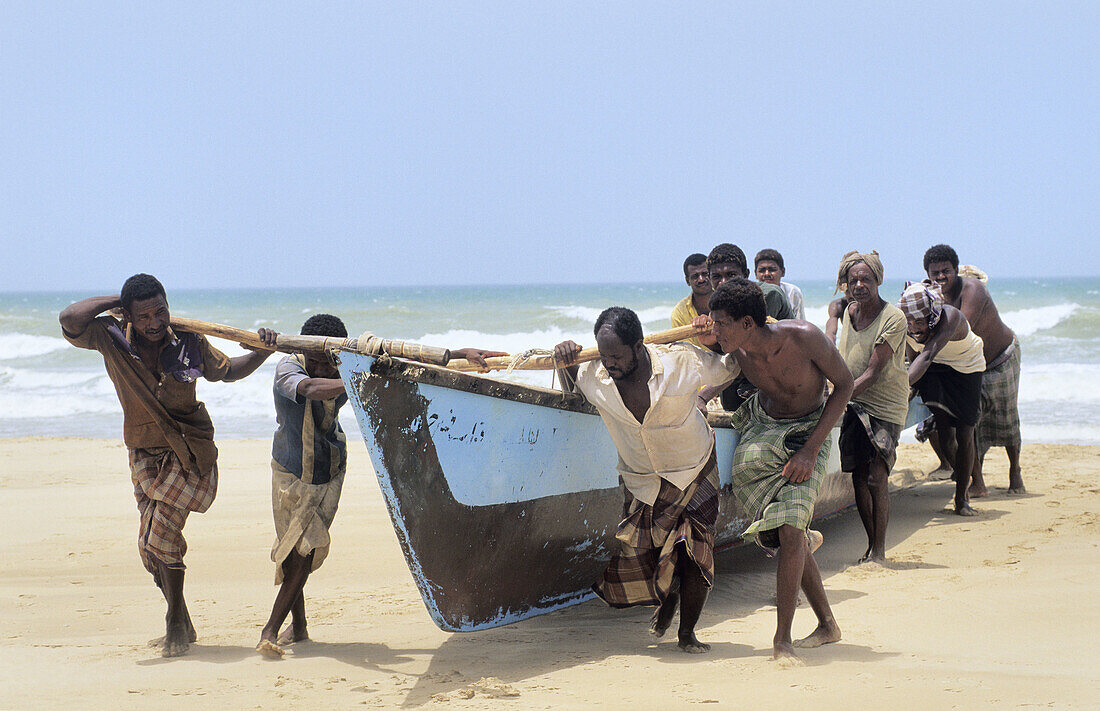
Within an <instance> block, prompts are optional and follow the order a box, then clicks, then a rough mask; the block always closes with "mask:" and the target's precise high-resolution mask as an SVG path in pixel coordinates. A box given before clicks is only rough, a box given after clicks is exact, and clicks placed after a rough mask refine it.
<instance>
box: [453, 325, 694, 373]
mask: <svg viewBox="0 0 1100 711" xmlns="http://www.w3.org/2000/svg"><path fill="white" fill-rule="evenodd" d="M698 335H699V332H698V331H696V330H695V327H694V326H691V325H688V326H680V327H678V328H672V329H669V330H667V331H658V332H657V333H651V334H649V335H648V336H646V337H645V339H644V341H645V342H646V343H654V344H657V343H675V342H676V341H686V340H687V339H689V338H693V337H695V336H698ZM599 357H600V351H599V349H598V348H595V347H589V348H585V349H583V350H581V352H580V353H579V354H578V355H577V360H576V362H577V363H584V362H586V361H590V360H596V359H597V358H599ZM513 360H514V357H513V356H498V357H495V358H486V359H485V362H486V363H487V364H488V366H489V370H507V369H508V368H509V367H511V366H512V361H513ZM447 367H448V368H450V369H452V370H461V371H466V372H477V371H479V370H481V367H480V366H478V365H477V364H476V363H472V362H470V361H468V360H462V359H461V358H456V359H455V360H452V361H451V362H450V363H447ZM557 367H559V366H558V365H556V364H555V363H554V358H553V357H552V356H549V355H533V356H531V357H530V358H528V359H526V360H523V361H520V362H517V363H516V365H515V368H514V369H515V370H554V369H555V368H557Z"/></svg>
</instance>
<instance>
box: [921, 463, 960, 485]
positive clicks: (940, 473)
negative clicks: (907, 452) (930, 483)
mask: <svg viewBox="0 0 1100 711" xmlns="http://www.w3.org/2000/svg"><path fill="white" fill-rule="evenodd" d="M954 474H955V470H954V469H952V468H951V467H947V466H944V465H942V464H941V465H940V466H938V467H936V468H935V469H933V470H932V471H931V472H929V473H928V477H929V478H930V479H935V480H936V481H944V480H946V479H951V478H953V476H954Z"/></svg>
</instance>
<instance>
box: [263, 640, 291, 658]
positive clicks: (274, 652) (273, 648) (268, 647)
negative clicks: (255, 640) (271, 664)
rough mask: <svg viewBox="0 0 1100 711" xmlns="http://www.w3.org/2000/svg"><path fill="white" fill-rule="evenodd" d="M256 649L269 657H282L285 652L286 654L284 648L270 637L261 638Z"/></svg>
mask: <svg viewBox="0 0 1100 711" xmlns="http://www.w3.org/2000/svg"><path fill="white" fill-rule="evenodd" d="M256 651H257V652H259V653H260V654H262V655H263V656H265V657H267V658H268V659H282V658H283V654H285V652H284V651H283V648H282V647H280V646H279V645H277V644H275V643H274V642H272V641H271V640H270V639H261V640H260V643H259V644H257V645H256Z"/></svg>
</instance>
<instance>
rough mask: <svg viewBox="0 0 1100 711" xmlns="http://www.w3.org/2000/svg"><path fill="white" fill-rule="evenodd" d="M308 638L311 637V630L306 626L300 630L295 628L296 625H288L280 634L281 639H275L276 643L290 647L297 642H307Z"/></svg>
mask: <svg viewBox="0 0 1100 711" xmlns="http://www.w3.org/2000/svg"><path fill="white" fill-rule="evenodd" d="M307 639H309V632H308V631H306V628H305V627H304V626H303V627H302V629H300V630H298V629H294V625H287V626H286V628H284V629H283V631H282V632H281V633H280V634H279V639H277V640H275V644H277V645H280V646H283V647H289V646H290V645H292V644H294V643H295V642H305V641H306V640H307Z"/></svg>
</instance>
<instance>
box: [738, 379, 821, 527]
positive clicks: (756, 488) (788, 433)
mask: <svg viewBox="0 0 1100 711" xmlns="http://www.w3.org/2000/svg"><path fill="white" fill-rule="evenodd" d="M824 409H825V403H824V402H823V403H821V407H819V408H818V409H817V410H815V411H814V412H811V413H810V414H808V415H805V416H803V417H799V418H795V419H790V420H777V419H775V418H773V417H770V416H769V415H768V413H766V412H764V407H763V406H762V405H761V404H760V394H759V393H756V394H754V395H753V396H752V397H750V398H749V399H748V400H746V401H745V404H744V405H742V406H741V407H740V408H738V410H737V412H735V413H734V414H733V417H732V418H731V420H730V424H731V425H732V426H733V427H734V428H736V429H737V431H738V432H739V434H740V439H739V440H738V442H737V449H736V450H735V451H734V453H733V494H734V496H735V497H736V499H737V502H738V503H739V504H740V505H741V507H742V508H744V509H745V511H746V512H747V513H748V514H749V515H750V516H752V519H753V522H752V524H751V525H750V526H749V527H748V528H746V529H745V531H744V533H742V534H741V537H742V538H744V539H745V540H746V541H755V540H756V538H757V537H758V536H759V535H760V534H761V533H763V532H764V531H774V530H775V529H778V528H779V527H780V526H782V525H784V524H789V525H791V526H794V527H795V528H799V529H802V530H803V531H805V530H806V529H807V528H809V525H810V521H811V519H813V514H814V502H815V501H816V500H817V493H818V490H819V489H820V488H821V481H822V480H823V479H824V478H825V469H826V466H827V464H828V460H829V448H830V447H832V446H833V442H832V436H831V435H830V436H829V437H828V438H826V440H825V443H824V444H823V445H821V451H820V452H819V453H818V455H817V461H816V463H815V464H814V471H813V474H812V475H811V476H810V478H809V479H807V480H806V481H804V482H802V483H801V484H792V483H791V482H790V480H789V479H787V478H786V477H784V476H783V467H784V465H786V463H787V461H788V460H789V459H790V458H791V455H792V454H794V453H795V452H797V451H798V450H799V449H801V448H802V445H804V444H805V443H806V440H807V439H809V438H810V433H811V432H813V430H814V427H816V426H817V422H818V420H819V419H820V418H821V412H822V410H824ZM769 547H771V546H769Z"/></svg>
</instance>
